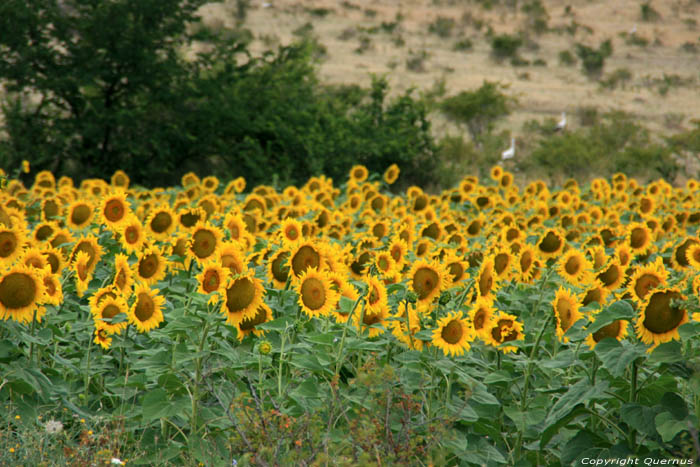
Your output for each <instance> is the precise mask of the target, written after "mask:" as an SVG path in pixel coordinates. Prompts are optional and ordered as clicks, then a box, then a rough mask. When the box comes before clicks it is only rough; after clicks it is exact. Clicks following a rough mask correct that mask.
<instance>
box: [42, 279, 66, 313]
mask: <svg viewBox="0 0 700 467" xmlns="http://www.w3.org/2000/svg"><path fill="white" fill-rule="evenodd" d="M42 280H43V282H44V291H45V295H44V303H45V304H47V305H54V306H59V305H60V304H61V303H63V286H61V280H60V278H59V276H57V275H56V274H44V276H43V278H42Z"/></svg>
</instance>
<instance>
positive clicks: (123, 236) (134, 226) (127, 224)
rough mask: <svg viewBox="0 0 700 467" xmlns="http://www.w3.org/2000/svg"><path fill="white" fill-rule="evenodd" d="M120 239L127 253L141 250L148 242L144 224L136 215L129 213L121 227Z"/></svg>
mask: <svg viewBox="0 0 700 467" xmlns="http://www.w3.org/2000/svg"><path fill="white" fill-rule="evenodd" d="M119 241H120V242H121V244H122V247H123V248H124V250H125V251H126V252H127V254H130V253H134V252H139V251H140V250H141V248H143V245H144V243H145V242H146V237H145V235H144V232H143V225H141V221H140V220H139V219H138V217H136V216H135V215H129V216H127V218H126V219H125V221H124V222H123V223H122V224H121V226H120V228H119Z"/></svg>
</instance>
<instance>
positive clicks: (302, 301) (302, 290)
mask: <svg viewBox="0 0 700 467" xmlns="http://www.w3.org/2000/svg"><path fill="white" fill-rule="evenodd" d="M331 284H332V283H331V281H330V279H329V278H328V275H327V274H325V273H321V272H319V271H318V270H317V269H316V268H308V269H306V271H304V272H303V273H302V275H301V277H300V278H299V282H298V283H297V286H296V290H297V293H298V294H299V300H298V302H299V306H300V307H301V310H302V311H303V312H304V313H306V314H307V315H308V316H309V317H310V318H314V317H319V316H328V315H330V313H331V311H333V310H334V309H335V308H336V306H337V305H338V300H339V299H340V294H339V293H338V292H336V291H335V290H333V288H332V287H331Z"/></svg>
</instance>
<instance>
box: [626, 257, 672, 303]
mask: <svg viewBox="0 0 700 467" xmlns="http://www.w3.org/2000/svg"><path fill="white" fill-rule="evenodd" d="M667 280H668V271H667V270H666V268H665V267H664V263H663V259H662V258H661V257H660V256H659V257H657V258H656V261H654V262H653V263H650V264H646V265H640V266H637V268H636V269H635V270H634V273H633V274H632V277H631V278H630V281H629V285H628V286H627V291H628V292H629V294H630V295H631V296H632V300H634V301H636V302H637V303H638V304H640V303H642V302H643V301H644V300H645V299H646V298H647V295H649V292H650V291H652V290H653V289H655V288H656V287H662V286H664V285H665V284H666V281H667Z"/></svg>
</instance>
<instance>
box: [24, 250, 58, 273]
mask: <svg viewBox="0 0 700 467" xmlns="http://www.w3.org/2000/svg"><path fill="white" fill-rule="evenodd" d="M20 262H21V263H23V264H25V265H27V266H29V267H32V268H34V269H37V270H38V271H43V270H44V269H47V268H51V266H50V265H49V262H48V259H47V258H46V256H45V255H44V254H43V252H42V251H41V250H40V249H38V248H36V247H30V248H28V249H26V250H25V251H24V253H22V256H21V257H20Z"/></svg>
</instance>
